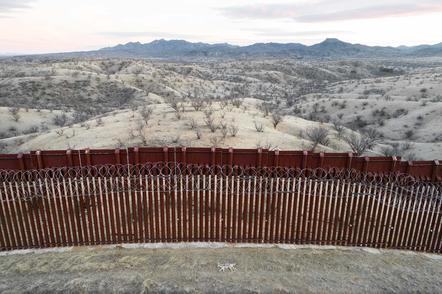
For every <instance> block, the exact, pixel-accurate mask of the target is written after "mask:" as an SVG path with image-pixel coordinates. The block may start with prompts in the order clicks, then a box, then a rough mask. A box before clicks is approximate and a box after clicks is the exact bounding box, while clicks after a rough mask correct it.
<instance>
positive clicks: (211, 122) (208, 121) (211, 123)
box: [204, 116, 217, 133]
mask: <svg viewBox="0 0 442 294" xmlns="http://www.w3.org/2000/svg"><path fill="white" fill-rule="evenodd" d="M204 121H205V123H206V125H207V127H208V128H209V130H210V131H211V132H212V133H215V131H216V129H217V126H216V125H215V122H214V120H213V117H211V116H208V117H206V119H205V120H204Z"/></svg>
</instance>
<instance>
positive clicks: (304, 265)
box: [0, 245, 442, 293]
mask: <svg viewBox="0 0 442 294" xmlns="http://www.w3.org/2000/svg"><path fill="white" fill-rule="evenodd" d="M288 247H290V246H288ZM224 263H227V264H235V266H234V268H235V270H234V271H228V270H227V271H225V272H220V271H219V268H218V264H224ZM441 274H442V256H440V255H429V254H423V253H412V252H403V251H391V250H381V251H379V250H373V249H355V248H334V247H321V248H318V247H293V246H292V247H291V248H289V249H287V248H285V249H283V248H281V246H279V247H275V246H269V247H265V248H263V247H261V248H239V247H232V246H219V247H218V248H216V246H213V245H212V247H211V248H207V247H204V248H196V246H190V247H189V246H185V247H179V248H178V249H177V248H175V249H171V248H156V249H155V248H131V249H129V248H123V247H113V248H109V247H107V248H97V247H95V248H75V249H68V250H63V251H62V252H45V253H35V252H33V253H27V254H12V255H10V254H8V255H6V254H3V255H2V256H0V292H1V293H48V292H68V293H97V292H100V293H110V292H111V293H438V292H439V293H440V291H441V289H442V279H440V277H441Z"/></svg>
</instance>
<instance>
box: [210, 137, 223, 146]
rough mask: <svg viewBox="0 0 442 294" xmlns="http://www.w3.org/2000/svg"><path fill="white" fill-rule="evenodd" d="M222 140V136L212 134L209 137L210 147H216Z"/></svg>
mask: <svg viewBox="0 0 442 294" xmlns="http://www.w3.org/2000/svg"><path fill="white" fill-rule="evenodd" d="M222 142H223V138H221V137H217V136H213V137H212V138H210V143H211V144H212V147H218V146H219V145H220V144H221V143H222Z"/></svg>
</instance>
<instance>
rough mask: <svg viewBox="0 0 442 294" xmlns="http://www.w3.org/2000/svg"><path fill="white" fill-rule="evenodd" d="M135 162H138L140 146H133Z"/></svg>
mask: <svg viewBox="0 0 442 294" xmlns="http://www.w3.org/2000/svg"><path fill="white" fill-rule="evenodd" d="M134 155H135V164H140V148H138V147H135V148H134Z"/></svg>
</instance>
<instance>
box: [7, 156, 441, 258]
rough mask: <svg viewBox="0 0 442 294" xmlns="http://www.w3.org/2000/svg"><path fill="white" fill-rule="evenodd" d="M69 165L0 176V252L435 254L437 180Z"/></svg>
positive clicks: (349, 172)
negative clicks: (227, 249)
mask: <svg viewBox="0 0 442 294" xmlns="http://www.w3.org/2000/svg"><path fill="white" fill-rule="evenodd" d="M161 154H163V153H161ZM181 154H182V153H181ZM301 154H302V153H301ZM126 155H128V157H130V156H133V155H134V154H131V155H129V154H128V153H127V154H126ZM163 155H164V154H163ZM168 155H169V154H168ZM234 155H235V156H238V157H240V156H239V155H237V154H234ZM261 155H262V153H261ZM64 156H66V154H65V155H64ZM81 156H87V155H86V154H80V157H81ZM138 156H139V158H138V160H140V158H141V157H142V155H141V154H139V155H138ZM186 156H188V157H187V160H190V158H191V157H192V155H190V154H186ZM215 156H216V155H215ZM273 156H276V155H275V154H274V155H273ZM279 156H282V155H281V154H279ZM308 156H310V154H309V155H308ZM263 157H264V156H263ZM263 157H262V158H263ZM68 158H69V157H68ZM74 158H75V154H72V158H71V160H72V165H73V166H72V167H59V168H56V167H52V168H46V169H40V170H24V169H23V170H2V171H0V205H1V206H0V221H1V223H0V247H1V250H11V249H24V248H46V247H56V246H78V245H98V244H119V243H149V242H190V241H198V242H246V243H247V242H251V243H290V244H320V245H325V244H330V245H346V246H368V247H375V248H398V249H410V250H417V251H426V252H435V253H441V252H442V207H441V204H442V183H440V182H437V181H436V182H429V181H419V180H416V178H414V177H411V176H408V175H400V174H397V173H395V174H391V173H390V174H385V175H381V174H371V173H364V172H361V171H358V170H355V169H340V168H331V169H330V168H302V165H301V167H300V168H293V167H287V166H285V165H287V163H284V160H283V159H282V157H280V158H279V162H278V165H279V166H274V165H273V166H271V167H264V166H262V165H261V166H255V167H246V166H242V167H240V166H234V165H232V164H227V165H220V164H214V165H211V166H210V165H196V164H190V163H177V161H175V160H173V158H170V157H168V158H167V159H168V160H172V161H173V162H160V163H155V164H153V163H147V164H131V163H130V162H131V159H130V158H129V159H128V160H126V161H125V164H116V165H96V166H93V165H85V166H81V167H78V166H74V165H76V164H74V162H73V161H74ZM122 158H123V157H121V159H122ZM312 158H313V155H312ZM81 160H84V159H81ZM89 160H92V159H91V158H90V159H89ZM94 160H97V159H94ZM233 160H235V157H234V158H233ZM237 160H239V159H237ZM272 160H274V158H272ZM287 160H288V159H287ZM320 160H321V159H320ZM322 160H324V161H326V159H325V158H324V157H322ZM354 160H355V159H354ZM86 161H87V160H86ZM263 161H264V160H263ZM369 162H370V163H371V161H369ZM89 163H91V162H89ZM120 163H123V160H121V162H120Z"/></svg>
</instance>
